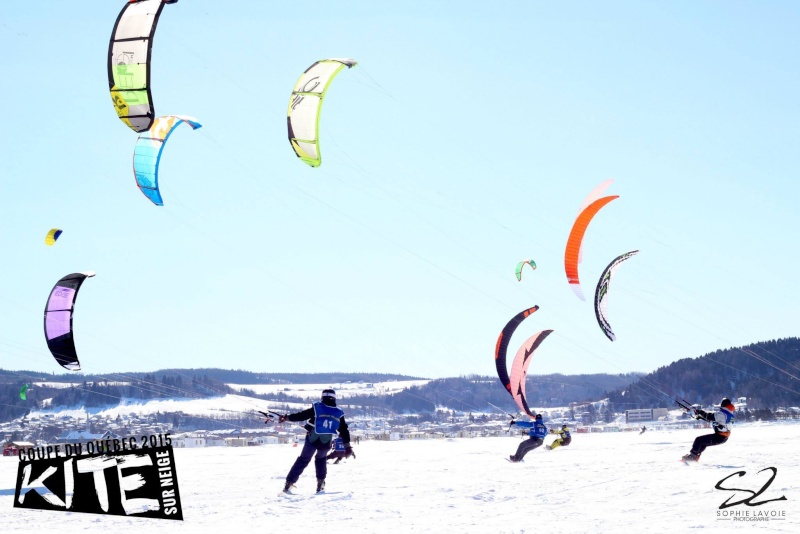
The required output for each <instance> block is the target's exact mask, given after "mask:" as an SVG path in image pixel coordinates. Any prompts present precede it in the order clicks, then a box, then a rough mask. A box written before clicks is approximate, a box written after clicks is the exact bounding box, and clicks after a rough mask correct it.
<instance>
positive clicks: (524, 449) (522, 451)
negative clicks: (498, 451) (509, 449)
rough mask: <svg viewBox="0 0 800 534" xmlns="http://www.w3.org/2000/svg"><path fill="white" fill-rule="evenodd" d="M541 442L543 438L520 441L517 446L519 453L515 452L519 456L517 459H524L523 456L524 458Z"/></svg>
mask: <svg viewBox="0 0 800 534" xmlns="http://www.w3.org/2000/svg"><path fill="white" fill-rule="evenodd" d="M541 444H542V438H530V439H526V440H525V441H523V442H522V443H520V444H519V447H517V454H515V456H516V457H517V461H519V460H522V458H524V457H525V455H526V454H528V453H529V452H530V451H532V450H533V449H535V448H536V447H538V446H539V445H541Z"/></svg>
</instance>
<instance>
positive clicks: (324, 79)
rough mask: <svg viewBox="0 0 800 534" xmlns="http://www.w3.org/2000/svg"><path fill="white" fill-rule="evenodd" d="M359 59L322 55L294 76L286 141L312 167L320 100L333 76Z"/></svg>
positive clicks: (315, 158) (317, 157) (317, 161)
mask: <svg viewBox="0 0 800 534" xmlns="http://www.w3.org/2000/svg"><path fill="white" fill-rule="evenodd" d="M357 64H358V63H357V62H356V61H355V60H353V59H323V60H321V61H317V62H316V63H314V64H313V65H311V66H310V67H309V68H308V69H306V71H305V72H304V73H303V75H302V76H300V79H299V80H297V83H296V84H295V86H294V89H293V90H292V96H291V98H290V99H289V111H288V116H287V118H286V123H287V126H288V128H289V143H290V144H291V145H292V148H293V149H294V152H295V154H297V157H298V158H300V159H301V160H303V161H305V162H306V163H308V164H309V165H311V166H312V167H319V165H320V163H322V154H321V153H320V150H319V116H320V111H321V110H322V100H323V99H324V98H325V93H327V92H328V86H329V85H330V83H331V81H333V78H334V77H335V76H336V75H337V74H339V71H340V70H342V69H343V68H344V67H347V68H349V69H351V68H353V67H355V66H356V65H357Z"/></svg>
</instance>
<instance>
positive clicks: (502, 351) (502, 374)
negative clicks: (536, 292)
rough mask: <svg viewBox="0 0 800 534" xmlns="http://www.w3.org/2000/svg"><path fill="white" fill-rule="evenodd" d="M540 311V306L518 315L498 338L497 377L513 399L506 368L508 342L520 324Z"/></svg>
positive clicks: (496, 349) (495, 351)
mask: <svg viewBox="0 0 800 534" xmlns="http://www.w3.org/2000/svg"><path fill="white" fill-rule="evenodd" d="M538 309H539V306H533V307H532V308H527V309H525V310H522V311H521V312H519V313H518V314H516V315H515V316H514V317H512V318H511V320H510V321H508V323H507V324H506V325H505V326H504V327H503V330H502V331H501V332H500V337H498V338H497V345H496V346H495V349H494V364H495V367H496V368H497V377H498V378H499V379H500V383H502V384H503V387H504V388H506V391H508V393H509V394H510V395H511V396H512V397H513V396H514V393H513V392H512V391H511V379H510V378H509V377H508V368H507V367H506V352H507V351H508V342H509V341H510V340H511V335H512V334H513V333H514V330H516V329H517V327H518V326H519V325H520V323H521V322H522V321H524V320H525V318H526V317H528V316H529V315H530V314H532V313H534V312H535V311H536V310H538Z"/></svg>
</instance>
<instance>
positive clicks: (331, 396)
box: [322, 389, 336, 406]
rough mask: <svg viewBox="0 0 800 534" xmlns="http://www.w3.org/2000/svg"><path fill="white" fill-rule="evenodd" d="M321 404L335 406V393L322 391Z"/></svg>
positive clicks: (326, 390) (329, 390) (327, 390)
mask: <svg viewBox="0 0 800 534" xmlns="http://www.w3.org/2000/svg"><path fill="white" fill-rule="evenodd" d="M322 404H326V405H328V406H336V392H335V391H334V390H332V389H323V390H322Z"/></svg>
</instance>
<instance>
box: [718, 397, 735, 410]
mask: <svg viewBox="0 0 800 534" xmlns="http://www.w3.org/2000/svg"><path fill="white" fill-rule="evenodd" d="M719 407H720V408H726V409H728V410H730V411H734V410H735V409H736V408H735V407H734V406H733V403H732V402H731V400H730V399H729V398H728V397H725V398H724V399H722V402H720V403H719Z"/></svg>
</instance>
